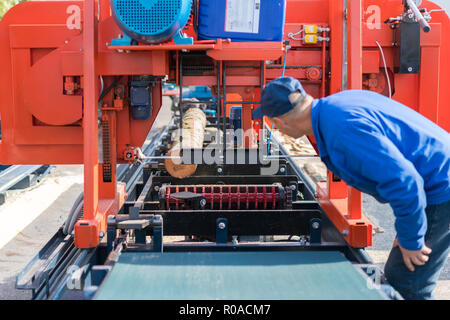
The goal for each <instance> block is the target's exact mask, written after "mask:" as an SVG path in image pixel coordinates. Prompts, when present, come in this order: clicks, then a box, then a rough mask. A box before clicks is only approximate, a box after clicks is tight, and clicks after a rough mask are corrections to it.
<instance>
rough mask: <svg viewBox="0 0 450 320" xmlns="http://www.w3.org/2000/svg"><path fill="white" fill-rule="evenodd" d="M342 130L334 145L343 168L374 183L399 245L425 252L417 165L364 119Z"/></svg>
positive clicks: (422, 198)
mask: <svg viewBox="0 0 450 320" xmlns="http://www.w3.org/2000/svg"><path fill="white" fill-rule="evenodd" d="M341 129H342V130H341V131H340V134H339V138H337V139H335V140H334V141H335V142H334V143H333V145H334V146H333V147H334V149H335V151H337V152H340V153H342V154H343V158H344V163H341V164H340V168H343V169H342V170H343V171H344V173H346V174H347V175H349V176H350V177H352V176H353V177H355V178H356V177H359V179H360V178H361V177H363V178H364V179H367V180H368V182H369V183H370V182H371V183H375V184H376V191H377V192H378V194H379V195H380V196H381V197H382V198H384V199H385V200H387V201H389V203H390V205H391V207H392V209H393V211H394V214H395V217H396V222H395V228H396V230H397V234H398V240H399V243H400V246H401V247H403V248H404V249H407V250H420V249H422V247H423V246H424V244H425V243H424V236H425V233H426V229H427V219H426V215H425V207H426V195H425V190H424V183H423V179H422V177H421V176H420V174H419V173H418V172H417V170H416V169H415V167H414V165H413V164H412V163H411V162H410V161H409V160H407V159H406V158H405V157H404V156H403V154H402V153H401V152H400V151H399V150H398V148H397V147H396V146H395V145H394V144H393V143H392V142H391V141H390V140H389V139H388V138H387V137H386V136H384V135H382V134H381V133H380V132H379V130H377V129H376V128H374V127H373V126H372V125H371V124H368V123H366V122H364V121H363V120H361V119H358V120H355V121H348V122H346V127H345V128H341ZM405 143H407V141H405ZM359 179H358V180H359Z"/></svg>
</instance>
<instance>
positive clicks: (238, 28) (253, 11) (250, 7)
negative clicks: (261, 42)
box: [225, 0, 261, 33]
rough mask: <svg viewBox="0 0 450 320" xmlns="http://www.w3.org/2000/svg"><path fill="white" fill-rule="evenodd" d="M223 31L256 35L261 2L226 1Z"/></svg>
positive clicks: (259, 0) (254, 0)
mask: <svg viewBox="0 0 450 320" xmlns="http://www.w3.org/2000/svg"><path fill="white" fill-rule="evenodd" d="M226 10H227V11H226V21H225V31H227V32H243V33H258V32H259V18H260V14H261V0H227V9H226Z"/></svg>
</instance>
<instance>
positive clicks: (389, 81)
mask: <svg viewBox="0 0 450 320" xmlns="http://www.w3.org/2000/svg"><path fill="white" fill-rule="evenodd" d="M375 42H376V43H377V45H378V48H379V49H380V52H381V57H382V58H383V63H384V72H385V73H386V80H387V83H388V86H389V98H391V99H392V87H391V80H390V78H389V73H388V69H387V65H386V59H385V57H384V51H383V48H382V47H381V45H380V43H379V42H378V41H377V40H375Z"/></svg>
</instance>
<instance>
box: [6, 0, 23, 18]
mask: <svg viewBox="0 0 450 320" xmlns="http://www.w3.org/2000/svg"><path fill="white" fill-rule="evenodd" d="M23 1H26V0H0V19H1V18H3V15H4V14H5V13H6V12H7V11H8V10H9V9H11V8H12V7H14V6H15V5H16V4H18V3H20V2H23Z"/></svg>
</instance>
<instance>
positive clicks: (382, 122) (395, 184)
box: [311, 90, 450, 250]
mask: <svg viewBox="0 0 450 320" xmlns="http://www.w3.org/2000/svg"><path fill="white" fill-rule="evenodd" d="M311 121H312V127H313V131H314V137H315V138H316V141H317V147H318V149H319V154H320V157H321V159H322V161H323V162H324V163H325V164H326V166H327V167H328V169H330V170H331V171H332V172H333V173H334V174H335V175H336V176H338V177H339V178H340V179H342V180H344V181H345V182H346V183H347V184H348V185H350V186H353V187H355V188H356V189H358V190H360V191H362V192H365V193H368V194H370V195H372V196H374V197H375V198H376V199H377V200H378V201H380V202H382V203H386V202H389V204H390V205H391V207H392V209H393V211H394V214H395V217H396V221H395V228H396V231H397V236H398V240H399V242H400V245H401V246H402V247H403V248H405V249H408V250H420V249H421V248H422V247H423V245H424V236H425V233H426V230H427V219H426V213H425V208H426V207H427V205H433V204H440V203H444V202H447V201H449V200H450V134H449V133H448V132H447V131H445V130H444V129H442V128H441V127H439V126H438V125H437V124H435V123H434V122H432V121H430V120H428V119H427V118H425V117H424V116H422V115H421V114H419V113H418V112H416V111H414V110H412V109H411V108H409V107H407V106H405V105H403V104H401V103H398V102H396V101H394V100H392V99H389V98H387V97H385V96H382V95H380V94H377V93H374V92H371V91H363V90H348V91H342V92H339V93H337V94H334V95H331V96H328V97H325V98H322V99H316V100H314V102H313V104H312V110H311Z"/></svg>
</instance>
